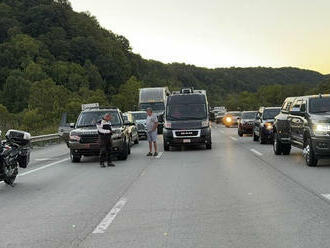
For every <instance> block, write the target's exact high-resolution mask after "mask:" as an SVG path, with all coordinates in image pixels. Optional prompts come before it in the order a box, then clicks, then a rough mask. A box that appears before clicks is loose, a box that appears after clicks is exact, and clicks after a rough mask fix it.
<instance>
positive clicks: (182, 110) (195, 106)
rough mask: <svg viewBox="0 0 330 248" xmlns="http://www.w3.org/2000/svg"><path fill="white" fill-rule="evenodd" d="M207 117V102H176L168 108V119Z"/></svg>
mask: <svg viewBox="0 0 330 248" xmlns="http://www.w3.org/2000/svg"><path fill="white" fill-rule="evenodd" d="M206 118H207V111H206V105H205V104H200V103H190V104H174V105H170V106H168V108H167V119H169V120H202V119H206Z"/></svg>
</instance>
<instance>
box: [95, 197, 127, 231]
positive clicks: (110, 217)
mask: <svg viewBox="0 0 330 248" xmlns="http://www.w3.org/2000/svg"><path fill="white" fill-rule="evenodd" d="M126 203H127V199H126V198H121V199H120V200H119V201H118V202H117V203H116V205H115V206H114V207H113V208H112V209H111V210H110V212H109V213H108V214H107V215H106V216H105V217H104V219H103V220H102V221H101V223H100V224H99V225H98V226H97V227H96V228H95V230H94V231H93V234H100V233H105V231H106V230H107V229H108V228H109V226H110V225H111V223H112V222H113V221H114V220H115V218H116V217H117V215H118V214H119V212H120V210H121V209H122V208H123V207H124V206H125V205H126Z"/></svg>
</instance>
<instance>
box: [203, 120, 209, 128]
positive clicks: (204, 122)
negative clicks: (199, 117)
mask: <svg viewBox="0 0 330 248" xmlns="http://www.w3.org/2000/svg"><path fill="white" fill-rule="evenodd" d="M209 126H210V122H209V121H202V127H209Z"/></svg>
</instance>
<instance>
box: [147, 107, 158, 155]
mask: <svg viewBox="0 0 330 248" xmlns="http://www.w3.org/2000/svg"><path fill="white" fill-rule="evenodd" d="M157 127H158V118H157V115H155V114H153V113H152V109H151V108H148V109H147V123H146V129H147V139H148V142H149V153H148V154H147V156H152V144H154V149H155V153H154V154H153V155H154V156H158V147H157Z"/></svg>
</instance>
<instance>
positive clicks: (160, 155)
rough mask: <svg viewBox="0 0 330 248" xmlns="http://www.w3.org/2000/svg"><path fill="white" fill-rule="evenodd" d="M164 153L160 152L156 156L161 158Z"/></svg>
mask: <svg viewBox="0 0 330 248" xmlns="http://www.w3.org/2000/svg"><path fill="white" fill-rule="evenodd" d="M162 155H163V152H159V153H158V155H157V156H156V157H155V158H158V159H159V158H161V157H162Z"/></svg>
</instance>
